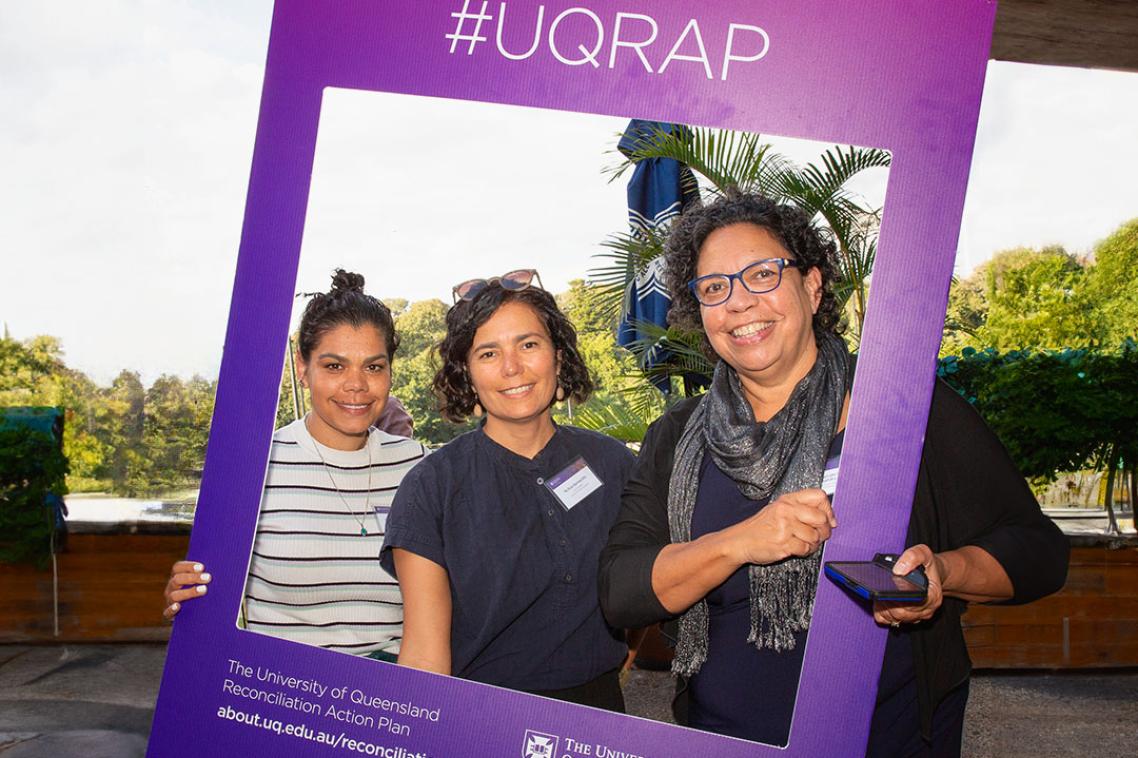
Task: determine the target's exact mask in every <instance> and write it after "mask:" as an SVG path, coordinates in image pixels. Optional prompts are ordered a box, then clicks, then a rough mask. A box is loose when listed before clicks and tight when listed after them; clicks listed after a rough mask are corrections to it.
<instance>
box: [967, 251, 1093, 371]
mask: <svg viewBox="0 0 1138 758" xmlns="http://www.w3.org/2000/svg"><path fill="white" fill-rule="evenodd" d="M984 276H985V280H986V295H987V301H988V314H987V318H986V319H985V321H984V324H983V325H982V326H980V327H979V328H978V329H977V332H976V337H977V339H978V340H979V341H980V343H981V344H983V345H985V346H991V347H995V348H997V349H1000V350H1014V349H1018V348H1024V347H1031V348H1036V349H1048V350H1057V349H1061V348H1063V347H1071V346H1084V345H1089V344H1091V342H1092V341H1093V340H1094V338H1095V337H1096V336H1097V335H1096V334H1095V332H1096V330H1095V328H1094V318H1093V315H1092V313H1091V309H1090V308H1089V307H1088V306H1087V303H1086V302H1085V300H1084V299H1083V298H1081V297H1079V295H1078V292H1079V289H1080V287H1081V285H1082V283H1083V279H1084V276H1085V271H1084V269H1083V267H1082V265H1080V264H1079V262H1078V261H1077V260H1076V259H1075V258H1074V256H1072V255H1069V254H1068V253H1066V252H1065V251H1064V250H1063V249H1062V248H1058V247H1052V248H1044V249H1043V250H1040V251H1038V252H1036V251H1032V250H1024V249H1019V250H1014V251H1009V252H1006V253H1003V254H1001V255H1000V256H997V258H995V259H993V261H991V262H990V263H989V265H988V266H987V267H986V268H985V271H984Z"/></svg>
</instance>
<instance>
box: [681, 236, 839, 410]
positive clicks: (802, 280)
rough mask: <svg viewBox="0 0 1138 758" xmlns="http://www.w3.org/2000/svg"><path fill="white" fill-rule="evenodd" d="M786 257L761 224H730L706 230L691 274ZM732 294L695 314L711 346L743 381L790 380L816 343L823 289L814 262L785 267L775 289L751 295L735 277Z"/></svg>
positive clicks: (772, 383)
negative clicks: (815, 326) (801, 268)
mask: <svg viewBox="0 0 1138 758" xmlns="http://www.w3.org/2000/svg"><path fill="white" fill-rule="evenodd" d="M767 258H790V259H793V258H794V256H793V255H791V254H790V253H789V252H788V251H787V250H786V248H785V247H783V246H782V244H780V243H779V241H778V240H777V239H776V238H775V237H774V236H773V235H772V234H771V233H770V232H768V231H767V230H766V229H764V228H762V227H760V226H756V225H754V224H749V223H739V224H731V225H730V226H724V227H722V228H720V229H716V230H715V231H714V232H712V233H711V234H709V235H708V236H707V239H705V240H704V242H703V245H702V246H701V247H700V249H699V261H698V263H697V264H696V276H706V275H707V274H733V273H735V272H736V271H741V270H742V269H744V268H746V267H747V266H749V265H750V264H752V263H754V262H755V261H760V260H764V259H767ZM733 284H734V287H733V290H732V292H731V297H730V298H729V299H728V300H727V302H725V303H722V304H720V305H715V306H710V307H709V306H700V318H701V319H702V321H703V328H704V331H705V332H706V333H707V339H708V341H709V342H711V346H712V348H713V349H714V350H715V352H716V353H717V354H718V355H719V357H720V358H722V359H723V360H725V361H726V362H727V363H728V364H730V365H731V366H732V367H734V368H735V370H736V371H738V372H739V377H740V379H741V380H743V383H744V386H745V387H746V385H747V384H748V383H751V384H758V385H762V386H764V387H785V386H786V385H787V384H788V383H789V384H790V385H791V386H793V384H794V383H797V382H798V380H799V379H801V378H802V377H803V376H805V375H806V373H807V372H808V371H809V370H810V367H811V366H813V365H814V360H815V358H816V357H817V347H816V345H815V342H814V330H813V318H814V312H815V311H816V310H817V308H818V303H819V302H820V300H821V293H822V275H821V272H819V270H818V269H817V268H812V269H810V270H809V271H807V272H801V271H799V270H798V269H796V268H792V267H788V268H787V269H785V270H784V271H783V272H782V283H781V284H780V285H779V286H778V288H777V289H774V290H771V291H770V292H764V293H762V294H761V295H756V294H753V293H751V292H748V291H747V290H746V289H745V288H744V287H743V286H741V285H740V284H739V281H738V280H734V282H733Z"/></svg>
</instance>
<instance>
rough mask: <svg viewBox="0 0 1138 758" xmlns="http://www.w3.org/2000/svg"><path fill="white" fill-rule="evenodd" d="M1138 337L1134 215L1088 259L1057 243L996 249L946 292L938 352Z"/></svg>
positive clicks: (1100, 343)
mask: <svg viewBox="0 0 1138 758" xmlns="http://www.w3.org/2000/svg"><path fill="white" fill-rule="evenodd" d="M1128 337H1138V219H1135V220H1133V221H1129V222H1127V223H1125V224H1123V225H1121V226H1120V227H1119V228H1118V229H1117V230H1116V231H1115V232H1114V233H1113V234H1111V235H1110V236H1109V237H1107V238H1106V239H1105V240H1103V241H1102V242H1100V243H1099V244H1098V246H1096V247H1095V249H1094V251H1093V254H1092V255H1091V256H1090V260H1089V261H1084V260H1082V259H1080V258H1077V257H1075V256H1072V255H1070V254H1068V253H1067V252H1066V251H1064V250H1063V249H1062V248H1061V247H1048V248H1043V249H1041V250H1033V249H1030V248H1015V249H1012V250H1005V251H1003V252H1000V253H997V254H996V255H995V256H993V257H992V259H991V260H989V261H988V262H986V263H984V264H982V265H981V266H979V267H977V269H976V270H975V271H974V272H973V273H972V274H971V275H970V276H968V277H967V278H965V279H962V280H959V281H955V282H953V285H952V289H951V290H950V291H949V298H948V312H947V314H946V318H945V330H944V341H943V342H942V344H941V355H951V354H954V353H959V352H960V351H961V350H962V349H963V348H965V347H972V348H976V349H981V348H985V347H994V348H997V349H999V350H1020V349H1032V350H1059V349H1062V348H1067V347H1080V346H1088V347H1102V348H1107V349H1109V348H1113V347H1114V346H1117V345H1119V344H1121V343H1122V342H1123V341H1124V340H1125V339H1127V338H1128Z"/></svg>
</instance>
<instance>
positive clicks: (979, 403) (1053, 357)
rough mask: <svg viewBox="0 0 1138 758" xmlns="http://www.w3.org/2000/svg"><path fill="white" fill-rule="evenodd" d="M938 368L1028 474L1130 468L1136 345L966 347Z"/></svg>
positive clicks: (1137, 411)
mask: <svg viewBox="0 0 1138 758" xmlns="http://www.w3.org/2000/svg"><path fill="white" fill-rule="evenodd" d="M937 373H938V374H939V376H940V377H941V378H943V379H944V380H945V381H947V382H948V383H949V384H950V385H951V386H952V387H953V389H955V390H956V391H957V392H959V393H960V394H961V395H963V396H964V397H965V398H967V399H968V401H969V402H970V403H972V404H973V405H974V406H975V407H976V409H977V410H978V411H979V413H980V415H981V416H983V418H984V420H985V421H986V422H987V423H988V425H989V426H991V427H992V429H993V431H995V433H996V434H997V435H998V436H999V437H1000V439H1001V440H1002V441H1003V443H1004V445H1005V447H1007V449H1008V451H1009V452H1010V453H1011V455H1012V458H1013V459H1014V460H1015V462H1016V464H1017V465H1018V466H1019V468H1020V470H1021V471H1022V472H1023V474H1024V475H1025V476H1027V477H1030V478H1033V479H1036V480H1043V481H1053V480H1054V479H1055V477H1056V476H1057V475H1058V474H1059V473H1061V472H1064V471H1077V470H1080V469H1085V468H1093V469H1096V470H1103V471H1107V472H1110V473H1111V479H1113V471H1116V470H1119V469H1121V470H1123V471H1126V470H1133V467H1134V464H1135V461H1136V460H1138V343H1135V342H1134V340H1133V339H1127V340H1126V342H1125V343H1123V345H1122V347H1121V348H1120V349H1119V350H1117V351H1112V352H1106V351H1099V350H1088V349H1069V350H1061V351H1031V350H1012V351H1009V352H1006V353H1000V352H999V351H997V350H994V349H991V348H988V349H986V350H973V349H971V348H965V349H964V350H963V351H961V354H960V355H959V356H956V355H950V356H946V357H945V358H942V359H941V360H940V362H939V365H938V371H937Z"/></svg>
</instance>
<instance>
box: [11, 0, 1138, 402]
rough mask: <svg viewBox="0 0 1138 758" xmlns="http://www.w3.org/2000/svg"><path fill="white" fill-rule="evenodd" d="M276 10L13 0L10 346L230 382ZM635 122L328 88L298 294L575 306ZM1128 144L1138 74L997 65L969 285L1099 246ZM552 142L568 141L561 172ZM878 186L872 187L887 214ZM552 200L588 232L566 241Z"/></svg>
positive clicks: (1125, 186)
mask: <svg viewBox="0 0 1138 758" xmlns="http://www.w3.org/2000/svg"><path fill="white" fill-rule="evenodd" d="M271 8H272V3H271V2H270V0H225V1H222V0H216V1H211V0H195V2H192V3H188V2H180V3H175V2H148V1H146V0H102V2H99V3H86V2H80V1H79V0H71V1H70V2H59V1H57V0H42V1H41V2H37V3H4V4H0V102H3V103H4V107H3V108H2V109H0V166H2V167H3V169H2V173H0V177H2V178H0V234H2V235H3V242H2V246H0V250H2V251H3V252H2V264H0V321H2V322H3V323H4V324H5V325H6V326H7V328H8V329H9V331H10V333H11V334H12V336H13V337H16V338H18V339H26V338H28V337H31V336H34V335H36V334H52V335H55V336H57V337H60V338H61V339H62V340H63V346H64V350H65V353H66V359H67V362H68V364H69V365H71V366H73V367H76V368H79V369H81V370H83V371H85V372H87V373H88V374H89V375H90V376H91V377H92V378H94V379H95V380H96V381H99V382H103V383H105V382H108V381H109V380H110V379H111V378H113V377H114V375H115V374H117V373H118V371H119V370H120V369H122V368H124V367H127V368H134V369H137V370H139V371H140V372H141V373H142V375H143V378H144V381H146V382H147V383H149V382H151V381H153V380H154V379H155V378H157V377H158V376H159V375H161V374H163V373H173V374H179V375H182V376H190V375H192V374H194V373H198V374H202V375H204V376H207V377H213V376H216V373H217V368H218V365H219V363H220V353H221V344H222V341H223V337H224V333H223V332H224V325H225V319H226V314H227V311H228V298H229V293H230V289H231V286H232V278H233V271H234V266H235V263H236V257H237V246H238V240H239V237H240V231H241V219H242V214H243V205H244V199H245V190H246V186H247V182H248V174H249V164H250V160H251V156H252V150H253V138H254V134H255V129H256V116H257V107H258V101H259V97H260V85H261V77H262V74H263V64H264V56H265V49H266V44H267V40H268V33H269V19H270V13H271ZM454 123H462V124H463V129H462V130H460V131H456V130H454V129H452V128H450V127H451V125H453V124H454ZM622 126H623V122H622V121H619V120H616V119H611V118H601V117H591V116H572V117H570V116H566V115H564V114H551V113H548V112H541V111H532V110H525V109H518V108H505V107H490V106H483V105H479V104H468V103H454V102H445V101H433V100H427V99H423V98H396V97H392V96H388V95H382V94H372V93H356V92H352V93H348V92H339V91H335V92H330V93H329V94H327V95H326V101H325V108H324V114H323V118H322V121H321V133H320V138H319V140H318V144H317V153H316V163H315V167H314V175H313V185H312V194H311V199H310V208H309V216H308V220H307V225H306V230H305V239H304V246H303V256H302V262H301V270H300V273H299V277H300V278H299V282H298V289H302V290H305V289H308V290H311V289H323V288H324V287H325V286H326V283H327V276H328V272H329V270H330V269H331V267H332V266H333V265H337V264H339V265H344V266H347V267H349V268H355V269H357V270H359V271H361V272H362V273H364V274H365V275H370V276H369V289H370V290H371V291H372V292H373V293H375V294H377V295H379V296H381V297H391V296H401V297H407V298H410V299H412V300H415V299H421V298H424V297H440V298H444V299H445V298H448V297H449V291H450V286H451V285H452V284H454V283H455V282H457V281H460V280H462V279H466V278H469V277H473V276H480V275H490V274H495V273H503V272H505V271H506V270H508V269H511V268H517V267H522V266H524V267H535V268H538V269H539V270H540V271H541V274H542V277H543V280H544V282H545V285H546V287H547V288H549V289H551V290H554V291H559V290H562V289H564V288H565V286H566V283H567V282H568V280H569V279H571V278H577V277H581V276H582V275H583V274H584V273H585V271H586V270H587V269H588V268H590V267H591V266H594V265H597V261H595V260H594V259H592V258H591V256H592V255H594V254H595V253H597V252H600V248H599V247H598V243H599V242H600V241H601V240H602V239H603V238H604V237H605V236H606V235H608V234H610V233H612V232H614V231H619V230H620V229H621V228H622V225H623V224H624V222H625V209H624V187H623V184H622V183H614V184H607V183H606V180H605V178H604V177H602V175H601V173H600V172H601V169H602V168H603V167H605V166H608V165H610V164H611V163H612V162H613V160H614V159H613V157H612V156H611V155H605V151H607V150H611V148H612V147H613V145H614V134H615V133H616V132H617V131H618V130H619V129H621V128H622ZM1136 131H1138V74H1132V73H1116V72H1102V71H1084V70H1077V69H1060V68H1051V67H1040V66H1026V65H1019V64H1007V63H993V64H991V65H990V66H989V69H988V79H987V85H986V88H985V93H984V103H983V107H982V110H981V116H980V126H979V133H978V137H977V144H976V153H975V157H974V160H973V167H972V178H971V182H970V184H969V189H968V199H967V204H966V208H965V217H964V223H963V228H962V230H961V242H960V252H959V255H958V258H957V271H958V273H967V272H969V271H970V270H971V269H972V268H973V267H975V265H976V264H978V263H980V262H982V261H983V260H985V259H987V258H988V257H990V256H991V254H992V253H993V252H995V251H998V250H1001V249H1005V248H1008V247H1013V246H1018V245H1029V246H1042V245H1047V244H1062V245H1064V246H1065V247H1066V248H1067V249H1068V250H1071V251H1074V252H1084V251H1087V250H1089V249H1090V248H1091V247H1092V246H1093V245H1094V243H1095V242H1096V241H1097V240H1099V239H1101V238H1102V237H1104V236H1106V235H1107V234H1109V233H1110V232H1111V231H1112V230H1113V229H1114V228H1116V227H1117V226H1118V225H1119V224H1120V223H1122V222H1123V221H1125V220H1127V219H1130V218H1133V217H1135V216H1138V192H1136V191H1135V189H1134V180H1133V177H1134V176H1136V175H1138V140H1135V139H1134V135H1135V133H1136ZM444 135H445V136H444ZM550 140H555V141H556V142H557V143H558V144H561V145H563V146H564V147H563V149H562V150H560V151H558V153H557V155H556V156H554V157H552V158H551V157H550V156H549V152H548V150H546V149H545V146H546V145H547V144H548V142H549V141H550ZM422 145H429V146H430V150H423V149H420V146H422ZM784 147H785V149H787V150H788V151H789V152H790V153H792V154H793V155H794V157H795V158H799V159H801V158H803V157H809V154H810V151H811V150H814V149H815V148H814V146H809V145H806V146H803V145H802V144H798V145H788V146H784ZM538 155H540V156H541V160H542V162H541V163H540V164H539V163H538V161H536V160H535V156H538ZM550 161H553V163H552V164H551V163H550ZM549 176H557V177H559V180H558V181H557V182H556V183H555V185H552V184H551V183H550V182H549V181H548V177H549ZM882 181H883V178H882V177H876V178H875V177H870V178H868V179H867V180H866V181H865V182H863V183H862V184H861V185H859V187H858V189H859V191H862V192H864V193H865V194H866V195H867V196H869V197H870V199H871V200H872V199H875V197H876V195H877V194H878V189H879V187H880V186H882ZM535 187H540V189H538V190H535V189H534V188H535ZM440 197H442V198H445V199H446V200H447V202H446V203H445V206H446V207H447V208H448V211H447V213H446V214H445V215H444V216H440V215H439V214H438V213H437V208H438V205H437V201H438V199H439V198H440ZM559 206H565V207H570V208H573V209H574V213H575V219H574V223H573V224H571V225H564V224H556V223H551V218H550V214H549V209H550V208H554V207H559ZM487 208H491V209H493V208H498V209H500V210H501V212H502V214H503V217H506V216H508V218H509V223H508V224H507V223H505V222H504V221H503V218H501V217H497V216H496V215H495V214H494V213H493V212H487V210H486V209H487ZM523 220H524V221H523ZM423 229H429V230H430V232H431V233H430V234H429V235H423V234H420V233H419V232H420V231H421V230H423ZM380 261H382V262H383V266H384V268H383V269H382V270H383V271H384V276H382V277H381V276H379V273H378V272H379V270H380V268H379V262H380Z"/></svg>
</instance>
